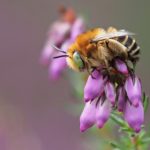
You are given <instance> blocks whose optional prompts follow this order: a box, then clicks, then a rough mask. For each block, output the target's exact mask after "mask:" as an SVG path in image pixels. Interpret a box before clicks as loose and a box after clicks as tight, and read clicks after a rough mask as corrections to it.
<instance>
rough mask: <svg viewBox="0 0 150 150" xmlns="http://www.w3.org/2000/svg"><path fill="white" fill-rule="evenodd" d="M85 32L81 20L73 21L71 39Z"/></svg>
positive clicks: (83, 23)
mask: <svg viewBox="0 0 150 150" xmlns="http://www.w3.org/2000/svg"><path fill="white" fill-rule="evenodd" d="M84 31H85V22H84V20H83V18H81V17H79V18H77V19H76V20H75V22H74V24H73V25H72V29H71V39H75V38H76V37H77V36H78V35H79V34H80V33H82V32H84Z"/></svg>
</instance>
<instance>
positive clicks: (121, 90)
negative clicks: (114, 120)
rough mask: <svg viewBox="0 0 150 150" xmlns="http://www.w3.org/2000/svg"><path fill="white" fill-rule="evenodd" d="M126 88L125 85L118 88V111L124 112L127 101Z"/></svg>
mask: <svg viewBox="0 0 150 150" xmlns="http://www.w3.org/2000/svg"><path fill="white" fill-rule="evenodd" d="M125 96H126V95H125V89H124V88H123V87H119V88H118V103H117V106H118V111H120V112H123V110H124V107H125V103H126V99H125V98H126V97H125Z"/></svg>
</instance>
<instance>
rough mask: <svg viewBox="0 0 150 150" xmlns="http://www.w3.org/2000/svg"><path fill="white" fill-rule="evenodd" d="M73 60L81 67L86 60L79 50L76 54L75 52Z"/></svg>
mask: <svg viewBox="0 0 150 150" xmlns="http://www.w3.org/2000/svg"><path fill="white" fill-rule="evenodd" d="M73 60H74V62H75V64H76V65H77V66H78V68H79V69H83V68H84V62H83V60H82V59H81V56H80V54H79V53H78V52H77V51H75V52H74V54H73Z"/></svg>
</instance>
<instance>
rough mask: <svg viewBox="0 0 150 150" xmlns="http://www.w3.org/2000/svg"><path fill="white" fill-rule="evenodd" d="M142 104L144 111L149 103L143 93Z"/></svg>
mask: <svg viewBox="0 0 150 150" xmlns="http://www.w3.org/2000/svg"><path fill="white" fill-rule="evenodd" d="M143 105H144V111H145V112H146V111H147V108H148V105H149V98H148V96H146V95H145V93H143Z"/></svg>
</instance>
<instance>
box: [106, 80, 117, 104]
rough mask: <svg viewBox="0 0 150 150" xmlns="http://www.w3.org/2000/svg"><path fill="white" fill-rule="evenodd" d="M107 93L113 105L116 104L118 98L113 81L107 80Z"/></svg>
mask: <svg viewBox="0 0 150 150" xmlns="http://www.w3.org/2000/svg"><path fill="white" fill-rule="evenodd" d="M105 94H106V98H107V99H108V100H109V101H110V102H111V103H112V105H114V104H115V99H116V92H115V87H114V85H113V83H111V82H109V81H107V83H106V85H105Z"/></svg>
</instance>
